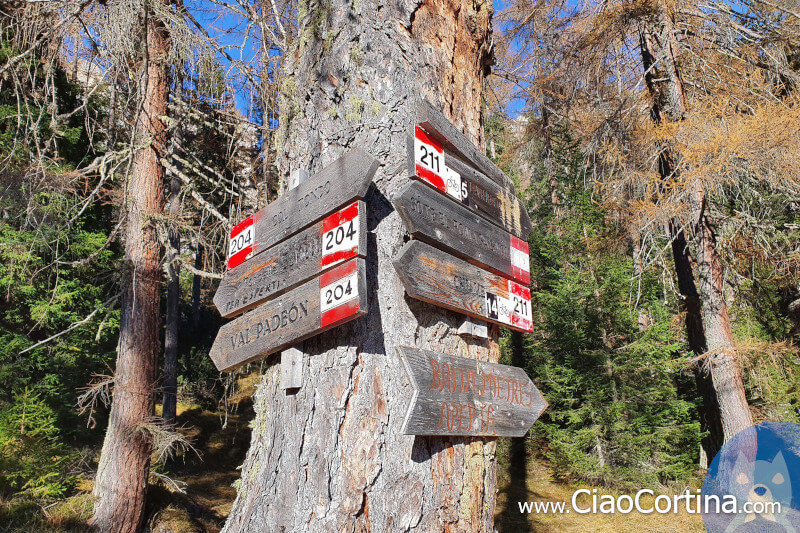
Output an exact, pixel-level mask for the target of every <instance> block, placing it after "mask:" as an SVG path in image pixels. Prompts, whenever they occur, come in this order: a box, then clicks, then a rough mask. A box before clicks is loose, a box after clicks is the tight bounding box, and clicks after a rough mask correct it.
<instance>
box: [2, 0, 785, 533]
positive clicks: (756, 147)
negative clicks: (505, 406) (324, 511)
mask: <svg viewBox="0 0 800 533" xmlns="http://www.w3.org/2000/svg"><path fill="white" fill-rule="evenodd" d="M145 5H147V6H148V8H149V9H152V10H153V13H154V15H153V16H155V17H157V18H158V19H159V20H160V21H162V23H163V24H164V25H165V26H166V27H168V28H169V29H170V35H171V41H170V48H169V52H168V57H169V64H170V82H169V83H170V101H169V105H168V108H167V113H166V115H165V116H162V117H159V119H160V120H161V121H162V123H163V124H164V127H165V129H166V133H167V135H168V146H167V153H166V154H165V155H164V157H163V158H162V159H161V163H162V164H163V165H164V167H165V168H166V172H167V176H168V179H167V183H168V184H169V185H168V190H167V191H166V195H167V205H166V207H165V209H164V212H163V214H161V215H160V216H157V217H154V219H153V220H152V224H153V225H154V226H155V227H156V228H157V232H158V235H159V238H160V239H161V240H162V242H163V243H164V245H165V249H166V253H165V254H164V255H163V257H162V258H161V261H162V264H163V283H162V292H163V296H164V297H163V298H162V317H161V323H162V324H163V331H162V332H161V341H160V342H162V343H163V344H164V349H163V354H162V360H160V361H159V368H161V369H162V370H161V371H160V374H159V376H160V377H159V382H158V384H157V387H158V392H157V394H158V396H159V398H162V397H163V402H162V403H163V404H164V406H163V407H159V411H158V415H159V416H156V413H154V414H153V417H152V419H151V420H149V421H148V426H147V428H146V429H147V431H148V432H149V434H150V435H152V436H153V441H154V443H155V445H156V446H155V447H156V451H155V456H156V459H157V460H156V461H154V463H153V467H152V472H151V482H152V483H153V484H154V485H161V486H162V487H163V490H165V491H170V490H180V485H179V484H178V483H176V482H175V481H174V479H173V478H175V477H176V476H178V475H179V474H180V473H181V472H185V471H186V468H187V467H186V464H187V463H186V462H185V460H184V459H183V458H184V457H189V456H192V453H193V452H192V448H191V444H190V441H189V440H187V438H186V434H191V433H192V431H191V428H190V427H188V426H185V425H184V426H181V422H182V421H181V419H180V418H178V422H179V423H178V425H177V426H176V425H175V421H176V418H177V417H178V414H179V410H186V409H187V408H188V406H195V407H197V408H199V409H201V410H205V411H209V412H216V413H219V414H220V416H219V418H218V423H219V425H220V431H222V430H224V427H225V425H226V423H227V421H228V418H227V415H228V414H231V412H232V410H233V407H232V405H233V402H232V401H231V399H232V398H234V397H237V396H241V389H242V387H243V386H244V385H243V384H246V383H252V382H253V380H254V378H253V376H257V375H258V373H259V372H260V371H261V369H262V365H263V364H264V363H263V362H262V363H256V364H251V365H248V366H247V367H245V368H242V369H240V370H238V371H237V372H235V373H231V374H224V375H220V374H219V373H218V372H217V371H216V369H215V368H214V367H213V364H212V363H211V361H210V359H209V358H208V350H209V348H210V344H211V342H212V341H213V339H214V337H215V334H216V331H217V329H218V327H219V326H220V325H221V324H222V322H223V321H222V319H220V317H219V315H218V313H217V312H216V310H215V309H214V308H213V305H212V303H211V297H212V295H213V293H214V290H215V288H216V283H217V282H218V280H219V279H220V277H221V274H222V272H224V269H225V257H224V255H225V248H226V243H227V239H226V235H227V231H228V230H229V229H230V227H231V226H232V225H233V224H234V223H236V222H238V221H240V220H241V219H242V218H243V217H244V216H246V215H247V214H249V213H250V212H252V211H254V210H255V209H256V208H257V207H259V206H261V205H264V204H265V203H266V202H268V201H270V200H272V199H274V198H275V196H276V195H277V194H278V192H279V191H280V190H281V189H282V187H283V183H282V182H281V180H280V178H279V176H278V173H277V172H276V169H275V160H276V157H277V150H279V147H278V146H276V143H275V142H274V138H275V136H276V131H277V129H278V128H279V127H280V121H279V116H280V114H281V112H282V110H281V109H280V108H279V105H278V102H279V96H281V95H283V96H286V95H289V94H291V93H293V92H296V91H297V90H298V89H297V88H296V87H294V85H293V83H292V80H291V78H285V77H283V76H282V70H281V64H282V59H283V57H284V54H285V53H286V51H287V50H289V49H290V47H291V46H292V44H293V43H294V42H296V40H298V39H299V40H302V39H303V38H304V35H303V34H302V33H299V32H298V30H297V20H298V18H300V19H302V18H303V17H308V16H311V17H313V16H314V14H313V13H314V12H313V10H311V11H309V4H307V3H303V2H301V3H299V4H296V3H294V2H291V1H288V2H283V1H275V2H246V1H241V2H238V3H226V2H222V1H219V2H216V1H212V0H207V1H202V2H183V3H181V2H177V3H153V2H145V1H141V2H116V1H113V0H108V1H105V2H89V1H74V0H71V1H67V2H58V3H56V2H36V3H27V2H11V3H4V4H2V5H0V63H1V64H2V66H0V187H2V194H1V195H0V257H2V260H0V289H2V293H1V294H0V382H2V383H3V387H2V389H1V390H0V523H2V524H6V525H5V526H4V525H2V524H0V529H2V528H3V527H7V528H9V529H10V530H13V529H15V528H24V527H32V526H30V524H37V525H36V526H35V527H53V528H56V529H57V527H58V526H57V525H53V522H52V516H53V509H54V506H58V505H59V504H62V503H63V502H67V501H72V502H73V503H74V502H76V501H77V502H79V503H78V504H76V505H78V507H80V505H84V507H83V508H81V509H83V510H81V509H79V510H78V511H77V512H78V514H80V513H81V512H86V509H87V507H86V505H88V509H89V511H88V512H89V513H90V512H91V510H90V507H91V504H90V503H87V502H90V498H89V497H88V494H87V485H88V486H89V487H90V481H91V480H92V478H93V475H94V472H95V470H96V468H97V459H98V456H99V452H100V447H101V445H102V439H103V436H104V432H105V426H106V423H107V419H108V401H109V398H110V395H111V387H112V382H113V375H114V368H115V367H114V365H115V360H116V348H117V343H118V337H119V322H120V305H119V299H120V293H121V291H122V288H121V286H122V284H124V282H125V276H126V271H125V268H124V265H123V255H124V243H123V242H122V240H121V235H122V234H123V229H124V228H122V224H123V221H124V217H123V216H122V214H121V213H122V211H124V205H123V204H124V202H123V201H122V200H123V198H125V190H124V187H125V183H126V176H127V175H128V173H129V172H130V170H131V166H132V164H133V154H134V153H135V152H136V150H137V146H136V138H135V135H134V129H135V127H134V126H135V125H134V123H133V121H134V117H135V116H136V109H137V106H139V105H141V98H142V96H141V94H140V91H139V87H138V85H137V76H136V74H135V73H136V72H137V69H139V68H140V66H141V62H142V53H143V50H144V49H145V47H144V46H143V44H142V32H141V31H140V30H139V28H140V27H141V26H142V20H141V17H142V13H143V12H144V11H145V9H144V7H145ZM793 5H794V4H793V3H791V2H782V1H775V2H772V1H746V2H706V3H701V4H694V3H692V4H689V3H682V2H672V1H664V2H657V1H652V2H650V1H642V0H634V1H629V2H628V1H624V2H600V3H594V2H586V3H583V2H553V1H549V0H544V1H538V0H533V1H530V0H519V1H517V2H513V3H510V4H508V5H504V6H500V5H498V6H495V7H496V8H497V9H498V11H497V12H496V13H495V15H494V16H495V19H494V20H495V30H494V31H495V41H494V49H493V53H494V57H495V65H494V67H493V71H492V72H493V74H492V76H490V78H489V81H488V83H489V86H488V87H487V89H488V91H487V92H486V94H487V95H489V96H488V97H487V98H486V99H485V102H484V129H485V137H486V152H487V154H488V155H489V156H490V157H491V158H492V159H493V160H494V161H496V162H497V164H498V165H499V166H501V167H502V168H503V169H504V170H505V171H506V172H507V173H508V174H509V176H511V177H512V178H513V180H514V181H515V183H516V186H517V190H518V194H519V195H520V196H521V197H523V198H524V200H525V203H526V205H527V206H528V209H529V212H530V214H531V218H532V220H533V221H534V231H533V232H532V233H531V236H530V239H529V244H530V251H531V273H532V279H533V282H532V288H533V291H532V295H533V298H534V300H535V305H534V310H535V313H536V315H535V321H534V322H535V324H536V331H535V333H533V334H531V335H525V336H522V335H517V334H514V335H512V334H510V333H508V332H506V333H504V334H503V339H502V347H503V359H502V362H505V363H507V364H514V365H516V366H521V367H523V368H525V370H526V371H527V372H528V374H529V375H530V376H531V377H532V379H534V381H535V382H536V384H537V386H538V387H539V389H540V390H541V391H542V393H543V394H544V396H545V398H546V399H547V401H548V402H549V407H548V409H547V411H546V412H545V413H544V415H543V416H542V418H541V419H540V420H539V421H538V422H537V423H536V424H535V425H534V427H533V428H532V429H531V431H530V432H529V434H528V436H527V437H526V439H525V441H524V443H525V447H524V448H523V449H522V454H523V455H522V460H524V457H525V453H526V450H527V453H529V454H531V455H532V456H535V457H536V458H537V459H538V460H540V461H543V462H544V463H545V464H547V465H548V468H549V469H550V470H551V471H552V473H553V475H554V477H555V478H556V479H558V480H563V481H565V482H575V481H579V482H585V483H590V484H593V485H599V486H604V487H608V488H610V489H619V490H629V489H632V488H638V487H643V486H647V487H683V486H686V485H696V484H697V482H698V479H700V477H701V476H702V472H703V468H704V466H705V465H707V463H708V461H709V460H710V457H709V455H708V450H709V449H711V450H713V449H714V445H713V442H711V444H710V445H709V442H710V441H714V440H715V438H717V437H719V436H715V435H714V427H713V426H714V423H715V422H714V421H713V420H710V419H709V416H706V415H707V410H704V408H703V397H702V394H703V391H704V390H708V389H704V388H703V385H702V380H703V379H704V378H703V376H704V375H706V374H704V372H706V371H708V370H710V368H711V367H712V366H713V365H715V364H716V363H715V357H716V356H717V355H719V354H723V355H725V354H727V355H730V357H731V360H732V361H733V365H734V366H735V368H736V369H737V372H739V373H740V375H741V380H742V385H743V390H744V393H745V397H746V401H747V405H748V407H749V416H750V417H751V418H752V420H753V421H761V420H783V421H790V422H800V398H799V397H798V386H800V374H798V372H799V371H800V355H799V354H798V351H797V347H796V342H797V339H798V334H800V273H798V262H800V251H799V250H798V243H800V240H799V239H798V237H800V196H799V195H798V192H799V191H798V189H800V178H798V174H797V170H796V169H797V168H798V163H799V162H800V161H798V159H799V158H800V157H799V156H798V150H797V146H800V142H799V141H800V117H799V116H798V110H799V109H800V107H798V102H797V98H798V96H797V84H798V81H800V49H798V43H799V42H800V14H798V12H797V11H796V10H795V8H794V7H793ZM351 54H352V55H353V56H354V57H353V60H354V61H357V60H358V54H359V50H358V48H353V50H352V52H351ZM669 65H672V66H673V67H676V68H674V69H672V70H674V71H675V72H674V73H671V70H670V68H668V66H669ZM677 67H679V68H677ZM665 80H666V81H665ZM670 84H672V85H670ZM676 84H677V85H679V90H678V91H677V94H678V96H677V97H676V99H672V100H671V99H670V94H671V93H670V91H674V90H675V87H674V85H676ZM351 104H352V105H351V113H352V117H348V121H352V122H353V123H359V122H362V121H363V120H365V117H366V115H367V114H368V112H369V110H368V109H364V106H363V104H359V103H358V102H357V101H353V102H351ZM283 111H284V112H285V110H283ZM698 191H699V192H698ZM709 231H710V233H709ZM709 243H711V250H712V252H713V254H712V255H713V257H716V261H717V263H716V266H715V267H714V268H716V270H715V271H714V272H713V273H711V274H709V276H710V277H712V278H714V281H712V282H709V283H706V284H705V285H704V283H703V279H704V274H703V271H702V265H703V264H704V263H703V261H704V257H705V259H708V257H707V256H704V253H705V254H707V253H708V246H709ZM713 257H712V259H713ZM711 263H713V261H711V260H709V264H711ZM681 264H684V265H688V267H689V270H690V274H691V271H694V272H695V276H696V279H697V280H698V282H697V286H696V287H693V286H691V287H688V288H687V284H686V278H681V271H680V265H681ZM684 274H685V271H684ZM692 283H693V284H694V281H692ZM715 283H717V285H716V286H715ZM709 287H710V288H709ZM715 289H716V294H717V296H719V298H720V299H721V300H719V301H721V302H722V304H723V306H724V307H725V313H726V315H728V316H729V317H730V333H731V340H732V344H731V346H729V347H723V348H715V347H714V346H712V344H713V343H712V342H711V341H706V342H697V340H696V339H694V340H693V337H692V336H693V333H692V331H693V330H692V327H693V326H692V320H693V313H694V312H696V311H697V310H696V309H693V307H692V305H693V302H694V301H695V300H698V301H700V300H702V301H703V302H706V303H704V305H705V311H704V312H707V311H708V310H709V308H710V307H711V306H710V305H709V304H708V303H707V302H709V301H714V300H713V297H714V293H715ZM704 291H705V292H704ZM706 293H708V294H706ZM709 294H710V296H708V295H709ZM704 298H705V299H704ZM709 298H711V300H709ZM717 311H720V309H717ZM698 316H699V315H698ZM703 317H704V319H707V317H706V315H703ZM695 318H696V317H695ZM707 324H708V322H706V328H708V325H707ZM706 331H708V329H707V330H706ZM179 405H180V407H178V406H179ZM245 409H246V407H245ZM245 440H246V438H245ZM704 443H705V445H704ZM515 447H516V448H515ZM518 448H519V444H518V443H517V444H515V445H514V446H512V452H513V451H514V449H516V452H517V456H514V454H513V453H512V457H510V458H506V459H504V460H506V461H512V462H513V461H515V460H516V461H519V460H520V459H519V455H518V453H519V449H518ZM189 464H190V465H192V468H195V469H197V470H202V469H203V468H204V466H203V462H202V461H200V460H195V462H194V463H192V462H190V463H189ZM89 490H90V489H89ZM76 498H78V499H77V500H76ZM80 498H83V499H80ZM80 502H83V503H80ZM160 511H161V509H158V508H157V506H156V507H154V508H153V509H151V510H150V511H149V512H150V515H151V516H154V515H155V514H157V513H158V512H160Z"/></svg>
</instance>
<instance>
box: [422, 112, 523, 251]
mask: <svg viewBox="0 0 800 533" xmlns="http://www.w3.org/2000/svg"><path fill="white" fill-rule="evenodd" d="M414 122H415V124H418V125H420V126H421V127H422V128H423V129H424V130H425V131H426V132H427V134H428V135H429V136H430V137H432V138H435V139H436V140H437V141H438V143H439V144H440V145H441V146H442V148H444V149H445V150H447V151H449V152H450V153H452V154H454V155H458V156H460V157H461V159H463V160H464V161H469V162H470V163H472V164H473V165H475V167H476V168H478V169H480V170H481V172H483V174H485V175H486V176H488V177H489V179H491V180H492V181H494V182H495V183H496V184H497V185H499V186H500V187H502V188H503V189H506V190H508V191H513V190H514V184H513V183H512V182H511V180H510V179H508V176H506V175H505V173H504V172H503V171H502V170H500V168H498V166H497V165H495V164H494V163H492V160H491V159H489V158H488V157H486V156H485V155H484V154H483V153H482V152H481V151H480V150H478V149H477V148H476V147H475V145H474V144H472V142H471V141H470V140H469V139H467V137H466V136H465V135H464V134H463V133H461V131H460V130H459V129H458V128H457V127H455V126H454V125H453V123H452V122H450V121H449V120H447V118H445V116H444V115H443V114H442V113H441V112H440V111H439V110H437V109H436V108H435V107H433V106H432V105H431V104H430V103H428V102H427V101H426V100H423V99H420V100H418V101H417V105H416V109H415V110H414ZM526 237H527V235H526Z"/></svg>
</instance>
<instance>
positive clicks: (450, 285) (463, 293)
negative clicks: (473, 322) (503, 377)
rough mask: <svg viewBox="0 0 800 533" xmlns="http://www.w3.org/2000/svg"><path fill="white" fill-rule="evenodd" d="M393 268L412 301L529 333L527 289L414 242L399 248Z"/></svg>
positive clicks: (529, 303)
mask: <svg viewBox="0 0 800 533" xmlns="http://www.w3.org/2000/svg"><path fill="white" fill-rule="evenodd" d="M394 267H395V270H397V274H398V275H399V276H400V280H401V281H402V282H403V285H404V286H405V288H406V292H407V293H408V295H409V296H411V297H412V298H417V299H418V300H423V301H426V302H429V303H432V304H435V305H438V306H440V307H445V308H447V309H452V310H454V311H458V312H460V313H464V314H467V315H470V316H473V317H476V318H481V319H484V320H488V321H489V322H493V323H495V324H500V325H502V326H506V327H509V328H511V329H514V330H517V331H522V332H530V331H533V314H532V311H531V292H530V289H529V288H528V287H525V286H523V285H520V284H519V283H516V282H514V281H511V280H509V279H506V278H503V277H501V276H498V275H496V274H492V273H491V272H488V271H486V270H483V269H482V268H479V267H476V266H474V265H471V264H469V263H467V262H466V261H462V260H461V259H458V258H456V257H453V256H451V255H450V254H448V253H447V252H443V251H442V250H438V249H436V248H434V247H432V246H430V245H428V244H425V243H424V242H422V241H417V240H412V241H410V242H407V243H406V244H405V245H404V246H403V248H402V249H401V250H400V252H399V253H398V254H397V257H396V258H395V260H394Z"/></svg>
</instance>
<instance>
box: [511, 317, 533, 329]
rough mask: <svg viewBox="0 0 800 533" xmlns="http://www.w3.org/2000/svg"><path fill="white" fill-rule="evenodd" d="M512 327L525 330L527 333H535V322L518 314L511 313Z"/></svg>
mask: <svg viewBox="0 0 800 533" xmlns="http://www.w3.org/2000/svg"><path fill="white" fill-rule="evenodd" d="M511 325H513V326H516V327H518V328H520V329H524V330H525V331H533V322H531V321H530V320H528V319H526V318H521V317H520V316H518V315H517V314H516V313H511Z"/></svg>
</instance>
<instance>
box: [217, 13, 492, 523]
mask: <svg viewBox="0 0 800 533" xmlns="http://www.w3.org/2000/svg"><path fill="white" fill-rule="evenodd" d="M491 9H492V4H491V3H490V2H488V0H487V1H486V2H483V3H473V2H472V1H467V0H449V1H443V0H430V1H426V2H423V3H421V4H420V3H417V2H414V1H412V0H400V1H399V2H394V3H390V4H372V3H367V2H361V1H356V2H351V1H350V0H323V1H321V2H317V1H312V2H308V3H302V5H301V6H300V8H299V12H300V13H301V16H302V17H303V18H302V20H301V26H300V35H299V37H298V39H297V42H296V43H295V48H294V50H293V52H292V53H290V54H288V57H287V61H288V65H287V69H288V72H287V76H286V78H285V79H284V82H283V84H282V85H283V102H282V106H281V110H282V111H283V112H284V113H285V115H284V116H283V117H282V121H281V125H280V131H279V133H278V142H279V143H280V144H279V146H278V153H279V154H280V161H279V163H280V168H281V174H282V176H284V178H285V177H286V176H288V175H289V173H290V172H292V171H294V170H296V169H304V170H307V171H309V172H310V173H311V174H313V173H314V172H316V171H318V170H319V169H320V168H321V167H323V166H324V165H327V164H329V163H331V162H332V161H333V160H335V159H336V158H337V157H338V156H340V155H341V154H342V153H343V152H344V151H345V150H346V149H347V148H349V147H353V146H359V147H361V148H363V149H364V150H366V151H367V152H369V153H371V154H372V155H373V156H374V157H376V158H377V159H378V160H379V161H380V162H381V166H380V168H379V169H378V171H377V173H376V175H375V178H374V182H375V185H376V190H374V191H373V192H372V193H371V194H370V195H369V196H368V198H367V204H368V211H369V216H368V220H369V230H370V235H369V238H368V243H369V247H368V254H369V260H368V265H369V266H368V289H369V295H370V296H369V298H370V300H369V312H368V314H367V315H366V316H365V317H363V318H361V319H358V320H357V321H354V322H351V323H350V324H347V325H345V326H342V327H339V328H337V329H335V330H332V331H330V332H328V333H325V334H323V335H320V336H318V337H316V338H313V339H311V340H309V341H306V342H305V345H304V348H305V352H306V353H307V354H308V369H307V372H305V375H304V383H303V386H302V387H301V388H300V389H299V390H298V392H297V393H296V394H293V395H291V394H290V395H287V394H286V393H285V392H284V391H283V390H282V389H281V387H280V384H279V380H280V376H279V374H278V372H277V370H278V365H275V364H274V363H275V362H276V361H277V360H276V359H275V358H274V357H273V358H271V359H270V360H269V362H270V363H271V366H270V368H269V369H268V370H267V372H266V374H265V375H264V377H263V378H262V383H261V386H260V387H259V390H258V392H257V393H256V396H255V411H256V418H255V420H254V422H253V424H252V427H253V434H252V443H251V448H250V452H249V453H248V457H247V459H246V461H245V463H244V465H243V468H242V478H241V486H240V487H239V494H238V497H237V499H236V501H235V503H234V506H233V509H232V511H231V514H230V516H229V518H228V522H227V524H226V528H225V531H227V532H229V533H234V532H245V531H252V532H256V531H258V532H261V531H287V532H288V531H312V532H314V531H320V532H330V531H337V532H338V531H392V532H402V531H409V530H412V529H413V530H417V531H475V532H490V531H493V514H494V496H495V487H496V470H495V461H494V453H495V439H481V438H439V437H435V438H430V437H414V436H410V435H402V434H401V426H402V421H403V418H404V416H405V412H406V408H407V407H408V402H409V400H410V399H411V386H410V383H409V381H408V378H407V376H406V375H405V373H404V371H403V368H402V365H401V362H400V360H399V358H398V355H397V353H396V351H395V347H396V346H400V345H406V346H417V347H422V348H431V349H437V350H441V351H445V352H448V353H452V354H459V355H463V356H468V357H473V358H479V359H482V360H490V361H496V360H497V357H498V355H499V352H498V348H497V335H498V330H497V328H492V329H491V332H492V333H491V339H490V340H487V341H478V340H470V341H469V342H468V341H465V340H463V339H461V338H460V337H458V335H456V332H457V329H458V326H459V325H460V323H461V321H462V319H463V317H462V316H459V315H457V314H455V313H452V312H449V311H444V310H441V309H438V308H436V307H433V306H431V305H429V304H425V303H422V302H418V301H415V300H411V299H409V298H406V297H405V294H404V290H403V286H402V284H401V283H400V281H399V279H398V277H397V275H396V273H395V270H394V268H393V266H392V260H393V258H394V257H395V254H396V253H397V251H398V250H399V249H400V247H401V246H402V244H403V236H404V228H403V224H402V222H401V221H400V219H399V217H398V216H397V214H396V213H395V212H394V210H393V208H392V206H391V204H390V203H389V198H391V197H392V196H393V194H394V193H395V192H396V191H397V190H398V189H399V188H400V187H401V186H402V185H404V184H405V183H407V171H406V168H407V165H406V143H407V137H406V135H407V133H408V132H409V131H410V129H409V127H410V125H411V124H412V123H413V118H412V110H413V104H414V99H415V98H416V97H417V96H421V97H425V98H427V99H428V100H429V101H431V102H432V103H433V104H434V105H435V106H436V107H438V108H439V109H442V110H443V112H444V113H445V115H447V116H448V117H450V118H451V120H452V121H453V122H454V123H455V124H456V125H457V126H459V127H460V128H462V129H463V131H465V133H466V135H467V136H468V137H470V138H471V139H472V140H473V141H475V142H476V144H478V145H479V146H480V143H481V142H482V134H481V128H480V119H481V94H482V87H483V77H484V75H485V72H486V70H487V69H488V63H489V58H490V53H489V49H488V46H489V32H490V26H489V19H490V16H491Z"/></svg>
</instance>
